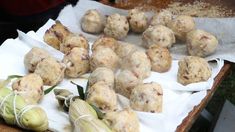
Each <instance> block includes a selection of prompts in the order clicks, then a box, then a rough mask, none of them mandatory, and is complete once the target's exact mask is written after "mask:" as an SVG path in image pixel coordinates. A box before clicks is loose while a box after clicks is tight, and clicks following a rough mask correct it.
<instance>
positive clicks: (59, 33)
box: [43, 21, 71, 50]
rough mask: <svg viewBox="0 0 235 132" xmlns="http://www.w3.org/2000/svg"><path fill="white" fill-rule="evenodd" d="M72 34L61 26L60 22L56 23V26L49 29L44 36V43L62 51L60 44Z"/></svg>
mask: <svg viewBox="0 0 235 132" xmlns="http://www.w3.org/2000/svg"><path fill="white" fill-rule="evenodd" d="M69 34H71V32H70V31H69V30H68V28H67V27H65V26H64V25H63V24H61V23H60V22H59V21H56V22H55V24H54V25H52V26H51V28H49V29H48V30H47V31H46V32H45V34H44V36H43V39H44V41H45V42H46V43H47V44H48V45H50V46H52V47H54V48H55V49H58V50H59V49H60V43H61V42H62V41H63V40H64V39H65V38H66V37H67V36H68V35H69Z"/></svg>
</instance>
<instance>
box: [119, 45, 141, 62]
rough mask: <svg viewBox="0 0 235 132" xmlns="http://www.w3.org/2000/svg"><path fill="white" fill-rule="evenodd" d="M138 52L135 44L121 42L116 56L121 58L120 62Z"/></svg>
mask: <svg viewBox="0 0 235 132" xmlns="http://www.w3.org/2000/svg"><path fill="white" fill-rule="evenodd" d="M136 50H137V47H136V46H135V45H133V44H130V43H126V42H121V43H120V44H119V45H118V46H117V49H116V54H117V55H118V56H119V57H120V60H123V59H124V58H125V57H127V56H128V55H129V54H131V53H133V52H134V51H136Z"/></svg>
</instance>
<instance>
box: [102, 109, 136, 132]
mask: <svg viewBox="0 0 235 132" xmlns="http://www.w3.org/2000/svg"><path fill="white" fill-rule="evenodd" d="M103 120H104V121H105V123H106V124H108V125H109V126H110V127H111V129H112V131H114V132H139V131H140V125H139V120H138V117H137V115H136V113H135V112H134V111H133V110H131V109H129V108H125V109H124V110H121V111H115V112H108V113H106V114H105V116H104V119H103Z"/></svg>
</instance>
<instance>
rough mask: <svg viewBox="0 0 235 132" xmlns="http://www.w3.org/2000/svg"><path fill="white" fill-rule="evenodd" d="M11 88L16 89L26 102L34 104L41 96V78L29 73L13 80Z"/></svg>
mask: <svg viewBox="0 0 235 132" xmlns="http://www.w3.org/2000/svg"><path fill="white" fill-rule="evenodd" d="M12 90H16V91H18V92H19V95H20V96H22V97H23V98H24V100H25V102H26V103H27V104H36V103H38V102H39V101H40V100H41V98H42V97H43V80H42V78H41V77H40V76H39V75H37V74H34V73H31V74H28V75H26V76H24V77H22V78H20V79H18V80H17V81H15V82H14V83H13V84H12Z"/></svg>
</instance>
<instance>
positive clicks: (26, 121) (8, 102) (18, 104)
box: [0, 87, 48, 131]
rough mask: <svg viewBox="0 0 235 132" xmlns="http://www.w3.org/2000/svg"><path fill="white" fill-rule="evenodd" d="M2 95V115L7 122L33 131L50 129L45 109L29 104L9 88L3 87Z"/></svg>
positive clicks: (0, 114) (0, 107) (0, 93)
mask: <svg viewBox="0 0 235 132" xmlns="http://www.w3.org/2000/svg"><path fill="white" fill-rule="evenodd" d="M0 97H1V100H0V104H1V105H0V116H1V117H2V118H3V119H4V121H5V122H6V123H7V124H10V125H18V126H19V127H21V128H24V129H28V130H33V131H46V130H47V129H48V119H47V115H46V113H45V112H44V111H43V109H41V108H40V107H32V106H31V105H28V104H27V103H26V102H25V100H24V99H23V98H22V97H21V96H20V95H17V94H16V93H14V92H13V91H11V90H10V89H9V88H5V87H1V88H0ZM14 104H15V107H14ZM14 112H15V113H14Z"/></svg>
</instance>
